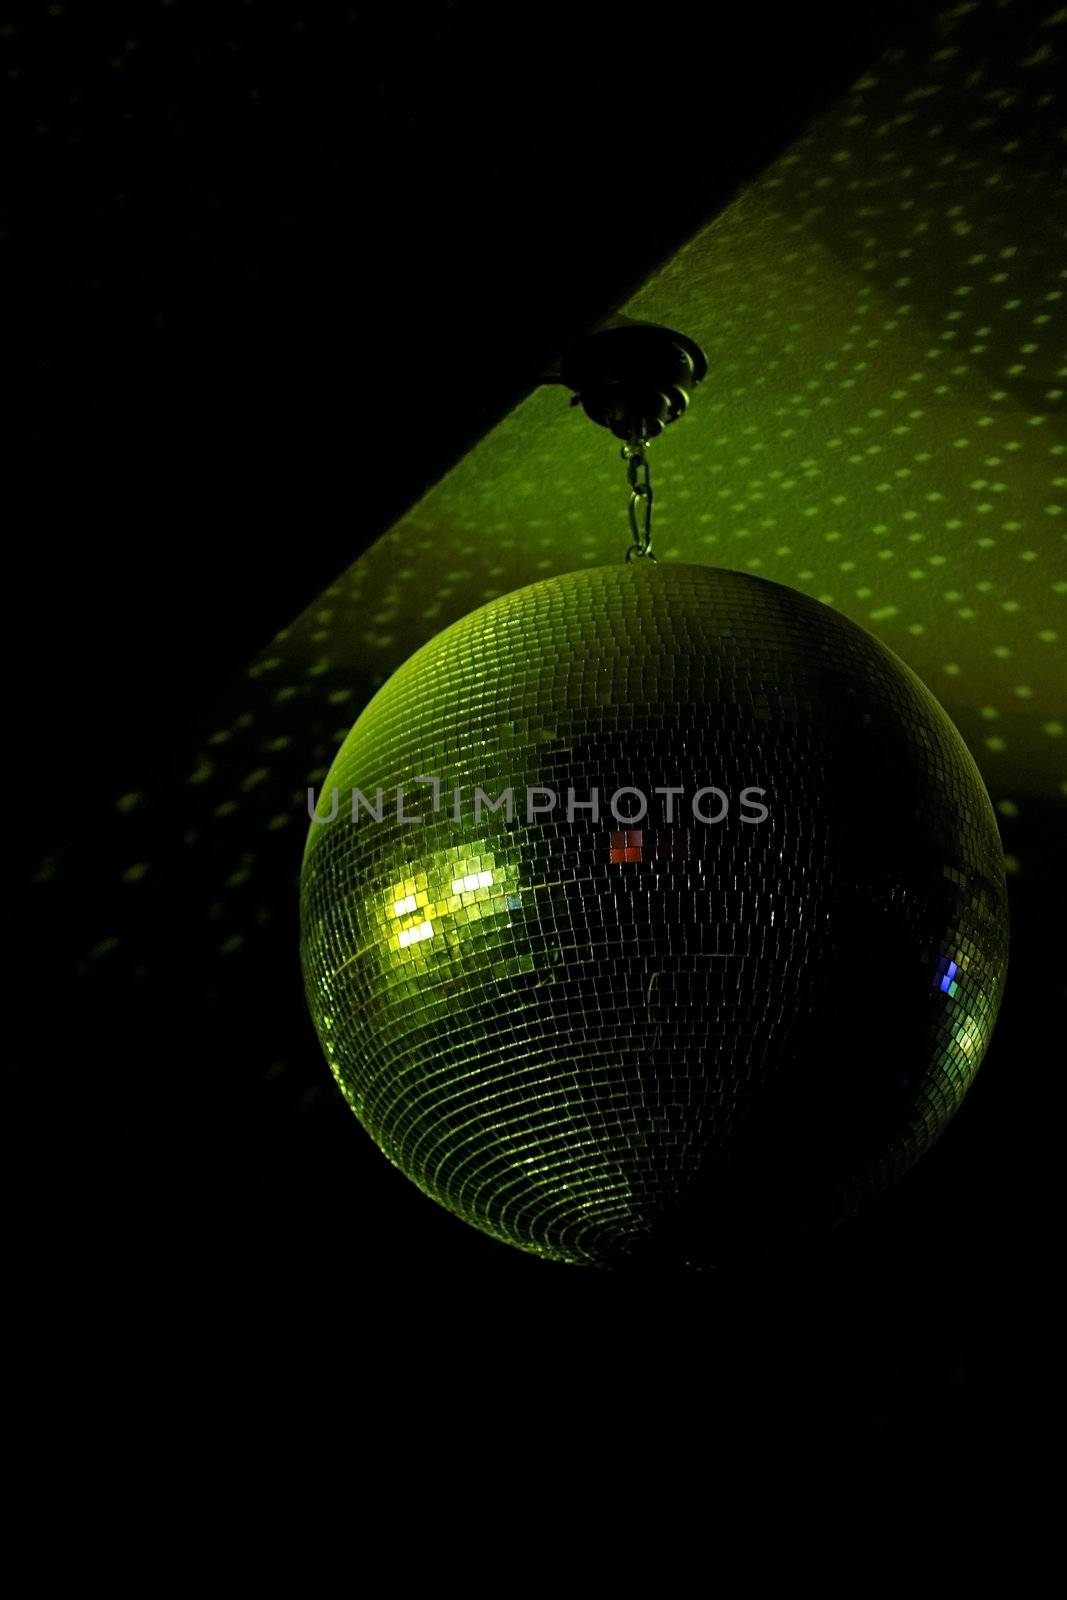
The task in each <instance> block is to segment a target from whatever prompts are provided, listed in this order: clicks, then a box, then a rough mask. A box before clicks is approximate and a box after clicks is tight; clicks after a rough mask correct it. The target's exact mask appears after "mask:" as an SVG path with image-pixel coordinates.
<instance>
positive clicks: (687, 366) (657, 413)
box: [559, 319, 708, 441]
mask: <svg viewBox="0 0 1067 1600" xmlns="http://www.w3.org/2000/svg"><path fill="white" fill-rule="evenodd" d="M707 370H708V363H707V358H706V356H705V355H704V352H703V350H701V348H700V346H699V345H698V344H697V343H696V342H695V341H694V340H693V339H690V338H689V337H688V335H686V334H684V333H676V332H675V331H674V329H673V328H663V327H660V326H659V325H658V324H656V323H652V322H631V321H628V320H627V321H622V320H621V319H620V325H619V326H610V327H606V328H602V329H600V330H599V331H598V332H596V333H591V334H589V335H587V337H586V338H584V339H582V340H581V342H580V343H579V344H577V345H575V346H574V348H573V349H571V350H569V351H568V352H567V354H566V355H565V356H564V357H563V359H562V361H561V362H560V367H559V381H560V382H561V383H563V384H565V385H566V387H567V388H568V389H573V390H574V396H573V398H572V400H571V404H572V405H581V407H582V408H583V410H584V411H585V414H586V416H587V417H589V418H591V420H592V421H593V422H596V423H598V424H599V425H600V426H601V427H602V428H610V429H611V431H612V433H613V434H614V435H615V437H616V438H617V439H626V440H633V439H644V440H646V441H647V440H649V439H655V438H656V437H657V435H658V434H660V433H662V432H663V430H664V428H665V427H667V426H668V425H669V424H670V423H672V422H674V421H675V420H676V419H677V418H678V417H680V416H681V415H682V413H683V411H684V410H685V408H686V406H687V405H688V404H689V392H690V390H691V389H692V388H693V387H694V386H695V385H696V384H698V383H699V382H700V381H701V379H702V378H704V377H705V376H706V374H707Z"/></svg>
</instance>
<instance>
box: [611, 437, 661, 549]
mask: <svg viewBox="0 0 1067 1600" xmlns="http://www.w3.org/2000/svg"><path fill="white" fill-rule="evenodd" d="M647 446H648V440H647V439H642V438H641V437H640V436H639V435H637V434H635V435H634V436H633V438H632V439H631V440H630V441H629V443H628V444H624V445H623V447H622V450H621V451H620V452H619V453H620V455H621V456H622V459H623V460H624V461H625V462H626V481H627V483H628V484H629V485H630V533H631V534H632V536H633V543H632V544H631V546H630V548H629V550H627V552H626V559H627V561H632V560H633V558H634V557H635V556H638V557H644V558H646V559H647V560H649V561H655V559H656V558H655V556H654V555H653V554H652V479H651V477H650V476H649V470H648V458H647V457H646V455H645V450H646V448H647Z"/></svg>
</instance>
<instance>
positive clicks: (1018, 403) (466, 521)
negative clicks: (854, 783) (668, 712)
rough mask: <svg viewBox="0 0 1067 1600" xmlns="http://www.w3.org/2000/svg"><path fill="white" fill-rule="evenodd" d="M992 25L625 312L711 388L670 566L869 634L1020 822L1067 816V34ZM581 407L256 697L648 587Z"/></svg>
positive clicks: (427, 510) (617, 471)
mask: <svg viewBox="0 0 1067 1600" xmlns="http://www.w3.org/2000/svg"><path fill="white" fill-rule="evenodd" d="M979 9H981V8H976V7H973V6H961V7H957V8H956V9H955V11H953V12H951V13H949V14H947V15H946V16H944V17H943V19H942V21H941V22H940V23H939V24H938V25H937V26H936V27H934V28H933V30H932V32H931V34H930V36H929V37H928V38H927V39H926V40H925V42H924V44H923V47H922V49H921V50H919V49H917V48H915V49H911V50H904V49H898V50H895V51H890V52H889V53H888V55H887V56H886V58H884V59H883V60H882V61H881V62H879V63H878V64H877V65H876V66H873V67H872V68H871V69H870V70H868V71H865V72H864V73H863V74H862V75H861V76H859V77H858V78H857V79H856V80H855V81H854V82H853V83H852V85H851V87H850V88H849V89H848V90H847V92H845V93H844V94H843V95H842V96H841V97H840V99H839V100H838V101H837V102H836V103H835V104H834V105H833V107H832V108H831V109H830V110H828V111H827V112H826V113H825V114H824V115H823V116H822V117H821V118H819V119H818V120H817V121H816V122H815V123H814V125H812V126H811V127H810V128H809V129H808V130H807V131H806V132H805V133H804V134H803V135H802V136H801V137H800V138H798V139H797V140H795V141H794V142H793V143H792V144H791V145H790V146H789V148H788V149H787V150H786V151H785V152H784V153H783V154H781V155H780V156H779V157H778V159H777V160H774V161H772V162H770V163H769V164H768V165H767V166H766V168H765V169H764V170H763V171H762V172H761V173H759V174H758V176H756V177H755V178H754V179H753V180H752V181H751V182H750V183H748V184H747V185H745V186H744V188H743V189H742V190H741V192H740V193H739V194H738V195H737V197H736V198H735V199H733V200H732V201H731V202H730V203H728V204H726V205H725V206H723V207H721V208H719V209H715V207H714V203H713V202H714V191H712V192H711V193H710V194H709V210H713V211H714V214H713V215H712V216H711V217H710V219H709V220H708V221H707V222H706V223H705V224H704V225H703V226H702V227H700V228H699V229H698V230H697V231H696V232H695V233H694V234H693V235H692V236H691V237H690V238H689V239H688V241H687V242H686V243H684V244H683V245H682V246H681V248H680V249H678V250H677V251H675V252H674V253H673V254H672V255H671V257H670V259H669V260H667V261H666V262H665V263H664V264H662V265H661V266H660V267H659V268H658V269H657V270H655V271H654V272H652V273H651V274H650V275H649V276H648V277H647V279H646V281H645V282H644V283H643V284H642V285H641V286H640V287H639V288H638V289H637V290H636V292H635V293H634V294H633V295H632V296H630V298H629V299H628V300H627V301H626V302H625V303H624V305H623V306H622V308H621V309H622V310H623V311H624V312H625V313H626V314H627V315H629V316H631V317H635V318H641V319H645V320H648V321H654V322H661V323H665V324H668V325H670V326H672V327H676V328H678V329H680V330H682V331H683V332H685V333H687V334H689V335H690V336H691V337H693V338H695V339H696V340H697V341H698V342H699V343H700V345H701V346H702V347H703V349H704V351H705V352H706V354H707V357H708V361H709V372H708V377H707V379H706V381H705V382H704V383H703V384H702V385H701V387H700V388H699V389H698V390H697V391H696V393H695V395H694V397H693V400H692V404H691V406H690V409H689V412H688V413H687V414H686V416H685V417H684V418H683V419H682V420H680V421H679V422H678V423H677V424H676V425H675V426H673V427H672V428H671V429H670V430H669V432H668V433H667V434H665V435H664V436H663V437H662V438H661V439H659V440H657V441H656V442H655V443H654V444H653V445H652V446H651V448H650V457H651V462H652V477H653V485H654V489H655V497H656V498H655V545H656V549H657V551H658V555H659V559H660V560H663V561H678V562H699V563H709V564H712V565H720V566H724V567H732V568H737V569H739V570H741V571H745V572H751V573H754V574H757V575H758V576H760V577H762V578H769V579H773V580H775V581H777V582H780V583H784V584H788V585H790V586H792V587H794V588H796V589H800V590H803V591H804V592H806V593H808V594H811V595H813V596H815V597H817V598H818V599H820V600H822V601H825V602H826V603H827V604H828V605H832V606H834V607H836V608H837V609H839V610H841V611H843V612H845V613H846V614H847V615H848V616H850V617H852V618H854V619H855V620H856V621H857V622H859V623H861V624H862V625H863V626H864V627H865V628H868V629H869V630H870V631H871V632H873V633H874V634H875V635H876V636H877V637H878V638H880V639H881V640H883V641H884V642H885V643H886V644H887V645H889V646H890V647H891V649H893V650H894V651H895V652H896V653H897V654H898V655H899V656H901V657H902V658H903V659H904V660H905V661H906V662H907V663H908V665H909V666H911V667H912V668H913V669H914V670H915V671H916V672H917V673H918V674H919V676H920V677H921V678H923V680H924V681H925V682H926V683H927V684H928V685H929V686H930V687H931V688H932V689H933V690H934V692H935V693H936V694H937V696H938V698H939V699H940V700H941V702H942V703H943V704H944V705H945V707H946V708H947V710H948V711H949V713H950V715H951V716H952V717H953V719H954V721H955V722H956V724H957V726H958V727H959V728H960V730H961V732H962V733H963V735H964V737H965V739H966V740H967V743H968V745H969V746H970V748H971V750H972V752H973V754H974V756H975V758H976V760H977V761H978V764H979V766H980V768H981V770H982V773H983V775H984V777H985V779H986V782H987V785H988V786H989V788H990V791H991V793H992V795H993V797H994V800H995V801H996V802H997V803H998V805H999V807H1000V810H1001V815H1002V817H1004V816H1011V815H1014V814H1016V813H1017V811H1018V808H1019V807H1020V806H1024V805H1025V802H1026V800H1027V798H1028V797H1037V798H1044V799H1048V798H1051V797H1053V796H1056V795H1057V794H1059V795H1063V794H1067V738H1065V726H1067V693H1065V686H1067V669H1065V656H1064V642H1065V638H1067V616H1065V611H1067V545H1065V540H1067V420H1065V409H1064V405H1063V400H1064V392H1065V389H1067V368H1065V366H1064V362H1063V354H1064V351H1065V350H1067V337H1065V326H1064V304H1063V301H1064V292H1065V289H1067V252H1065V249H1064V221H1065V219H1067V189H1065V188H1064V187H1063V184H1062V181H1061V179H1060V177H1059V175H1058V174H1057V173H1055V172H1054V171H1052V170H1050V164H1049V156H1050V151H1051V148H1052V142H1053V141H1052V128H1053V123H1054V121H1055V110H1054V103H1053V86H1054V81H1055V80H1054V71H1055V67H1056V55H1055V48H1054V47H1055V46H1057V44H1058V43H1059V42H1060V39H1061V36H1062V34H1063V33H1064V32H1065V31H1067V30H1065V28H1064V26H1063V23H1064V14H1063V13H1062V12H1061V13H1059V14H1058V16H1050V17H1049V19H1048V21H1047V23H1046V25H1044V26H1043V27H1038V28H1036V29H1035V30H1034V31H1033V32H1032V33H1030V34H1027V35H1025V36H1023V37H1016V38H1014V39H1013V40H1012V46H1011V50H1010V51H1009V52H1008V53H1006V54H1005V55H1004V56H1003V57H1002V58H1001V59H999V60H997V61H996V62H994V61H992V60H990V59H989V56H988V47H986V51H985V52H983V51H981V50H979V51H977V52H976V50H975V49H974V43H975V39H974V34H975V27H976V12H977V11H978V10H979ZM664 181H665V182H667V181H669V161H668V163H667V170H666V172H665V176H664ZM648 198H649V201H650V203H651V204H654V203H655V198H656V196H655V191H654V190H653V191H652V193H651V194H650V195H649V197H648ZM568 399H569V396H568V394H567V391H566V390H564V389H561V388H558V387H552V386H543V387H537V388H534V389H533V390H532V391H531V392H530V393H529V394H528V395H527V396H526V397H525V398H523V399H522V400H521V401H520V402H519V404H518V405H516V406H515V407H514V409H513V410H511V411H510V412H509V414H508V415H507V416H505V417H504V418H503V419H502V420H501V421H500V422H499V423H497V425H496V426H495V427H493V428H491V429H490V430H489V431H488V432H487V433H486V434H485V435H484V437H483V438H481V439H480V440H479V441H478V442H477V443H476V444H474V445H473V446H472V448H471V449H470V450H468V451H467V453H466V454H465V455H464V456H463V457H462V459H460V460H459V461H458V462H457V463H456V465H455V466H454V467H453V468H452V469H451V470H450V471H448V472H447V473H445V475H444V476H443V477H442V478H441V479H440V481H439V482H437V483H436V484H435V485H434V486H433V487H432V488H431V489H430V490H429V491H428V492H427V493H426V494H425V495H424V496H423V497H422V498H421V499H420V500H418V502H417V503H416V504H415V505H413V506H412V507H411V509H410V510H408V511H406V512H405V513H404V514H403V515H402V516H400V517H398V518H397V519H396V521H395V522H394V523H393V525H392V526H391V527H390V528H389V529H388V531H387V532H386V533H385V534H384V535H383V536H382V537H381V538H380V539H379V540H377V541H376V542H375V543H374V544H372V545H371V547H370V548H369V549H368V550H367V551H366V552H365V553H363V554H362V555H361V556H359V558H358V559H357V560H356V561H355V562H353V564H352V565H351V566H350V567H349V568H348V569H347V571H346V572H344V573H343V575H342V576H341V577H340V578H339V579H338V581H337V582H336V583H335V584H332V585H330V586H328V587H327V588H326V589H324V590H323V592H322V593H321V594H320V595H319V596H318V597H317V598H316V599H315V600H314V601H313V602H312V604H311V605H310V606H308V607H307V608H306V609H305V610H304V611H303V613H302V614H301V615H300V616H299V617H298V618H297V619H296V620H295V621H294V622H293V623H292V625H291V626H289V627H288V628H286V629H285V630H283V631H282V632H281V633H279V635H278V637H277V638H276V640H275V641H274V642H273V643H272V644H271V645H270V647H269V648H268V649H267V650H266V651H265V652H264V653H263V654H262V655H261V656H260V658H259V660H258V661H257V663H256V664H255V666H254V668H253V673H254V675H255V676H257V677H259V676H261V675H262V676H268V677H269V678H270V680H271V681H276V682H278V683H279V684H288V685H290V686H293V685H294V684H296V685H301V684H303V683H306V682H307V681H308V679H309V677H310V679H311V681H312V682H314V681H315V680H316V679H317V680H318V681H319V682H322V683H328V685H329V692H331V693H335V692H337V688H338V683H339V681H341V680H343V679H344V676H345V674H351V673H354V672H358V673H359V674H361V675H362V677H363V678H364V679H366V680H368V681H369V684H370V685H371V686H373V685H374V684H376V683H378V682H381V681H382V680H383V679H384V678H385V677H386V676H387V675H388V674H389V673H390V672H391V671H393V670H394V669H395V668H396V667H397V666H398V665H399V664H400V663H401V662H402V661H403V660H404V659H405V658H406V657H407V656H408V655H409V654H410V653H411V652H412V651H413V650H414V649H415V648H416V647H417V646H418V645H420V644H422V643H423V642H424V641H425V640H426V639H427V638H429V637H430V636H431V634H433V633H435V632H436V631H438V630H439V629H440V628H442V627H443V626H445V625H446V624H447V623H449V622H451V621H453V620H454V619H455V618H457V617H459V616H461V615H463V614H464V613H465V612H467V611H469V610H471V609H472V608H473V607H475V606H478V605H480V604H482V603H483V602H485V601H487V600H489V599H492V598H493V597H494V596H496V595H498V594H501V593H503V592H505V591H507V590H510V589H513V588H516V587H518V586H520V585H523V584H527V583H532V582H535V581H537V579H539V578H543V577H546V576H548V575H550V574H553V573H558V572H564V571H567V570H569V569H572V568H576V567H581V566H587V565H597V564H601V563H606V562H612V561H618V560H621V559H623V556H624V552H625V549H626V545H627V543H628V542H629V535H628V524H627V520H626V499H627V491H626V483H625V468H624V466H623V465H622V463H621V462H620V460H619V458H618V443H617V441H614V440H612V438H611V436H610V435H609V434H608V433H606V432H605V431H603V430H601V429H598V428H596V427H594V426H593V425H592V424H591V423H589V422H588V421H587V420H586V419H585V417H584V415H583V413H582V412H581V411H575V410H573V409H571V407H570V406H569V405H568ZM360 470H361V472H362V471H363V470H366V471H368V472H369V473H371V474H373V473H374V470H375V468H374V462H373V461H368V462H367V463H366V464H365V466H364V464H363V463H362V462H361V467H360ZM256 692H257V693H258V692H259V690H257V691H256ZM300 692H301V693H303V690H302V689H301V691H300ZM340 703H343V704H344V706H345V711H346V714H347V712H349V711H352V710H355V709H356V707H355V706H354V705H353V702H352V699H351V698H350V697H346V698H345V699H344V700H343V701H342V702H340ZM344 727H345V718H344V716H342V715H340V712H339V713H338V715H337V716H336V718H335V719H334V723H333V724H332V725H331V730H330V736H329V738H327V739H325V740H324V742H323V744H322V745H321V746H320V749H319V755H320V757H321V760H320V761H319V762H318V763H317V764H316V767H315V768H314V769H313V772H312V774H311V776H312V778H313V779H319V778H321V777H322V776H323V775H324V772H325V767H326V765H327V764H328V761H329V758H330V756H332V743H333V741H334V740H335V739H337V738H339V737H340V736H341V735H342V733H343V731H344Z"/></svg>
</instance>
